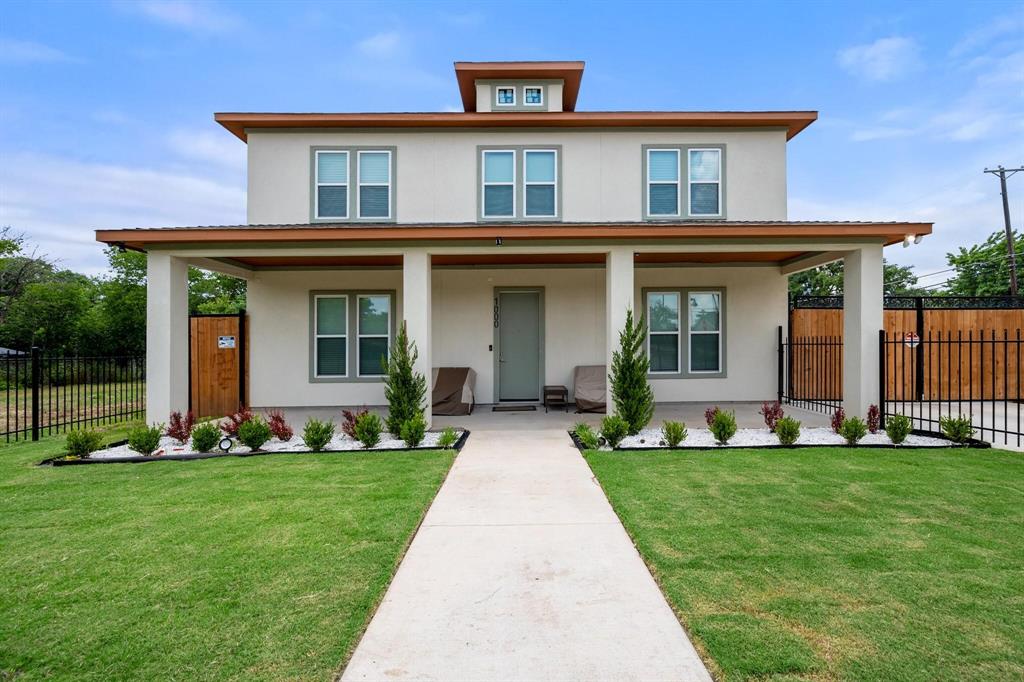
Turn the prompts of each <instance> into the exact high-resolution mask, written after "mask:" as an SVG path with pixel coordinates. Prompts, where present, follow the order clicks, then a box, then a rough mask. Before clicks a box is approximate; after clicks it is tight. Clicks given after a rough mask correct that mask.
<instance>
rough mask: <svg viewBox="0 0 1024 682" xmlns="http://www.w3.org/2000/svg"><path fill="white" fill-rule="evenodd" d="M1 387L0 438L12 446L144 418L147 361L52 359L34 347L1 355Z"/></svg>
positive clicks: (128, 357)
mask: <svg viewBox="0 0 1024 682" xmlns="http://www.w3.org/2000/svg"><path fill="white" fill-rule="evenodd" d="M0 382H2V386H0V396H2V397H3V400H4V410H3V416H2V421H0V437H3V438H4V439H5V441H7V442H10V441H12V440H14V441H17V440H27V439H29V438H31V439H32V440H39V437H40V435H50V434H54V433H63V432H66V431H68V430H69V429H75V428H83V427H94V426H101V425H104V424H113V423H116V422H120V421H126V420H131V419H136V418H139V417H142V416H144V414H145V409H146V359H145V357H144V356H135V355H121V356H106V357H86V356H64V355H48V354H45V353H43V352H42V351H40V350H39V349H38V348H34V349H32V351H31V352H30V353H24V354H20V355H5V356H0Z"/></svg>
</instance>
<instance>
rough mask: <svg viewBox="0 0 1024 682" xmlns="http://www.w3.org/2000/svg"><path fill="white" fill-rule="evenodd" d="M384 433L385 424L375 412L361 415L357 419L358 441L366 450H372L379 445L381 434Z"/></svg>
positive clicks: (356, 431)
mask: <svg viewBox="0 0 1024 682" xmlns="http://www.w3.org/2000/svg"><path fill="white" fill-rule="evenodd" d="M383 432H384V422H383V421H381V418H380V417H378V416H377V415H376V414H374V413H373V412H367V413H365V414H361V415H359V417H358V418H357V419H356V426H355V433H356V440H358V441H359V442H360V443H362V444H363V447H364V448H372V447H373V446H374V445H376V444H377V443H379V442H380V434H381V433H383Z"/></svg>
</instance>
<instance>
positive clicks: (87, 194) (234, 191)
mask: <svg viewBox="0 0 1024 682" xmlns="http://www.w3.org/2000/svg"><path fill="white" fill-rule="evenodd" d="M13 169H16V172H15V171H14V170H13ZM0 187H3V201H2V202H0V225H11V226H13V227H14V229H15V230H17V231H19V232H25V233H26V234H27V235H28V237H29V239H30V240H31V241H32V242H34V243H37V244H39V246H40V251H41V252H43V253H48V254H50V255H51V256H54V257H59V258H60V259H61V263H62V264H63V265H64V266H65V267H69V268H72V269H75V270H78V271H81V272H86V273H90V274H95V273H99V272H102V271H103V269H104V266H105V262H106V261H105V259H104V258H103V249H102V245H101V244H99V243H98V242H96V241H95V235H94V234H93V230H96V229H110V228H123V227H163V226H175V225H211V224H240V223H244V222H245V191H244V189H243V186H242V182H241V180H240V179H239V180H237V181H232V182H226V181H216V180H211V179H208V178H205V177H201V176H198V175H194V174H190V173H188V172H186V171H167V170H163V169H156V168H145V167H137V166H124V165H115V164H101V163H85V162H81V161H75V160H70V159H65V158H59V157H53V156H42V155H38V154H8V155H6V156H5V159H4V164H3V166H2V167H0Z"/></svg>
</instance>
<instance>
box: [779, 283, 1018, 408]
mask: <svg viewBox="0 0 1024 682" xmlns="http://www.w3.org/2000/svg"><path fill="white" fill-rule="evenodd" d="M885 306H886V307H885V310H884V313H883V316H882V325H883V331H884V332H885V338H886V340H887V341H886V343H885V344H883V346H882V347H883V348H884V349H885V353H884V361H885V365H886V368H887V372H886V399H887V400H946V399H948V398H949V397H950V396H963V399H965V400H967V399H969V398H973V399H977V400H1004V399H1006V400H1017V399H1018V397H1019V396H1020V391H1019V385H1018V377H1019V375H1020V371H1019V370H1020V368H1019V366H1018V365H1019V361H1018V359H1017V352H1016V351H1017V347H1018V346H1017V345H1015V344H1016V343H1017V339H1018V336H1017V334H1018V333H1019V331H1020V330H1021V329H1024V298H1021V297H1018V298H1010V297H954V296H942V297H939V296H934V297H921V296H916V297H911V296H887V297H886V299H885ZM908 334H910V335H911V336H910V337H909V338H908V336H907V335H908ZM915 334H916V338H915V337H914V336H913V335H915ZM842 338H843V310H842V297H841V296H823V297H817V296H813V297H812V296H797V297H794V298H793V299H792V301H791V304H790V319H789V330H788V348H789V352H787V358H786V362H787V368H786V374H787V376H786V380H787V383H788V386H787V389H788V392H789V397H791V398H792V399H797V400H810V401H821V402H825V403H835V402H837V401H839V400H842V395H843V384H842V375H843V372H842V367H843V364H842V363H843V361H842Z"/></svg>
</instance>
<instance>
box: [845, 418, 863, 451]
mask: <svg viewBox="0 0 1024 682" xmlns="http://www.w3.org/2000/svg"><path fill="white" fill-rule="evenodd" d="M839 435H840V436H842V437H843V438H845V439H846V444H847V445H856V444H857V441H859V440H860V439H861V438H863V437H864V436H866V435H868V425H867V424H865V423H864V420H863V419H861V418H860V417H847V418H846V419H844V420H843V423H842V424H841V425H840V426H839Z"/></svg>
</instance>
